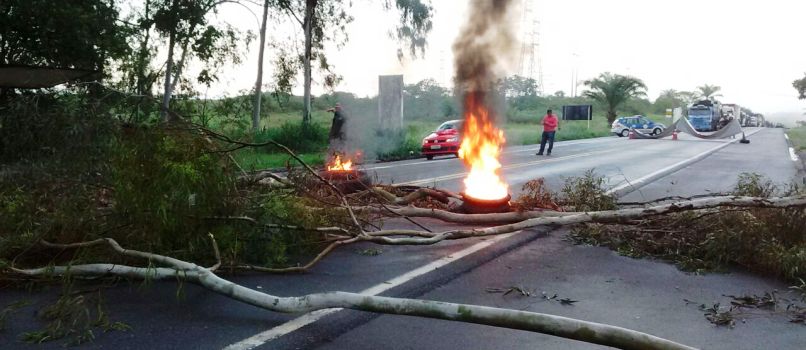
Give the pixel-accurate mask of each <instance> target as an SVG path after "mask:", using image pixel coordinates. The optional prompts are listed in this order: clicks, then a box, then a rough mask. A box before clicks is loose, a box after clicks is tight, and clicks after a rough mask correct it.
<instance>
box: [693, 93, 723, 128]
mask: <svg viewBox="0 0 806 350" xmlns="http://www.w3.org/2000/svg"><path fill="white" fill-rule="evenodd" d="M721 117H722V104H720V103H719V102H718V101H712V100H701V101H697V102H694V103H692V104H691V105H690V106H689V107H688V117H687V118H688V121H689V122H690V123H691V126H693V127H694V129H695V130H697V131H715V130H716V129H717V126H718V124H719V118H721Z"/></svg>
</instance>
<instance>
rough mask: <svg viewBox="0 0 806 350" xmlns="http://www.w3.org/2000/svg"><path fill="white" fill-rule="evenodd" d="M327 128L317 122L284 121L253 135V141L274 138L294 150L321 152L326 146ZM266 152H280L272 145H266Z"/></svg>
mask: <svg viewBox="0 0 806 350" xmlns="http://www.w3.org/2000/svg"><path fill="white" fill-rule="evenodd" d="M328 131H329V130H328V129H327V128H325V127H323V126H321V125H317V124H313V123H312V124H309V125H304V124H302V123H286V124H283V125H282V126H281V127H279V128H274V129H267V130H264V131H262V132H260V133H258V134H257V135H256V136H255V142H258V143H260V142H265V141H267V140H274V141H276V142H279V143H280V144H283V145H285V146H286V147H288V148H290V149H291V150H293V151H295V152H300V153H303V152H305V153H308V152H321V151H322V150H324V149H326V148H327V144H328ZM265 150H266V152H269V153H276V152H282V151H281V150H279V149H277V148H276V147H274V146H267V147H266V148H265Z"/></svg>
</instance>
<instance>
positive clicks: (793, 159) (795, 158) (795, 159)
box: [789, 147, 800, 162]
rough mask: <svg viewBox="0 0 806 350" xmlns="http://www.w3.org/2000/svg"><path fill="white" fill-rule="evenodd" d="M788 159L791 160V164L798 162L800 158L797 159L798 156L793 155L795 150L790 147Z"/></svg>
mask: <svg viewBox="0 0 806 350" xmlns="http://www.w3.org/2000/svg"><path fill="white" fill-rule="evenodd" d="M789 157H790V158H792V161H793V162H797V161H798V160H800V158H798V154H797V153H795V149H794V148H792V147H789Z"/></svg>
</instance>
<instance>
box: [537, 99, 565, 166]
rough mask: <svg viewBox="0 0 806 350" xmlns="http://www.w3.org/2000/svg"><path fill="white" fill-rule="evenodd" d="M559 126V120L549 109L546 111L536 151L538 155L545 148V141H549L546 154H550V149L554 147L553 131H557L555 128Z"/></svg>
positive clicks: (541, 153) (540, 154)
mask: <svg viewBox="0 0 806 350" xmlns="http://www.w3.org/2000/svg"><path fill="white" fill-rule="evenodd" d="M559 126H560V121H559V119H557V116H555V115H554V114H553V113H551V110H550V109H549V110H547V111H546V116H545V117H543V135H542V136H541V137H540V152H537V155H538V156H542V155H543V150H544V149H545V148H546V141H548V143H549V149H548V153H546V155H549V156H550V155H551V149H552V148H554V133H555V132H556V131H557V128H558V127H559Z"/></svg>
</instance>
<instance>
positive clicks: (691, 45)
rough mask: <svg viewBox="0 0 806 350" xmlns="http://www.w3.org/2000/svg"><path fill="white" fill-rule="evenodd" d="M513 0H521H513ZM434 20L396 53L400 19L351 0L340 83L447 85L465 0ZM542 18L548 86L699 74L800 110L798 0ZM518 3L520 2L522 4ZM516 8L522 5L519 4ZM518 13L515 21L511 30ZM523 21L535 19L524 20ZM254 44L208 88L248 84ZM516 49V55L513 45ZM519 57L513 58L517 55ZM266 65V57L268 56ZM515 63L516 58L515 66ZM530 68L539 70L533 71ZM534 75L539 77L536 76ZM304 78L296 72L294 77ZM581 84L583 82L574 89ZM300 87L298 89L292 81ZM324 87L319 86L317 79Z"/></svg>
mask: <svg viewBox="0 0 806 350" xmlns="http://www.w3.org/2000/svg"><path fill="white" fill-rule="evenodd" d="M515 2H516V3H520V2H521V1H520V0H516V1H515ZM432 3H433V5H434V8H435V15H434V27H433V30H432V33H431V35H430V37H429V45H428V51H427V52H426V56H425V57H424V58H420V59H418V60H413V61H412V60H406V61H405V62H403V63H401V62H399V61H398V59H397V56H396V48H397V43H396V42H395V41H394V40H391V39H390V38H389V36H388V34H387V33H388V31H389V30H390V29H392V28H393V26H394V24H395V23H396V22H397V18H396V17H395V14H394V13H393V12H392V13H388V12H384V11H383V10H382V7H381V5H380V4H379V3H378V1H369V0H363V1H362V0H358V1H355V5H354V7H353V15H354V16H355V21H354V22H353V23H352V24H351V25H350V27H349V29H348V31H349V37H350V40H349V42H348V44H347V45H346V46H345V47H343V48H341V49H336V48H335V47H331V48H330V50H329V52H328V55H329V57H330V60H331V62H332V63H333V64H334V65H335V68H336V71H337V73H339V74H341V75H342V76H343V77H344V80H343V82H342V83H341V85H340V86H339V87H338V90H341V91H350V92H353V93H355V94H357V95H359V96H369V95H375V94H377V84H378V83H377V81H378V80H377V79H378V78H377V76H378V75H381V74H404V81H405V82H406V84H409V83H415V82H417V81H419V80H421V79H425V78H434V79H435V80H437V81H438V82H440V83H441V84H442V85H444V86H450V80H451V77H452V72H453V55H452V52H451V44H452V43H453V40H454V39H455V38H456V36H457V34H458V32H459V30H460V28H461V26H462V25H463V24H464V18H465V14H466V12H467V6H468V1H465V0H433V1H432ZM529 3H530V4H529V7H530V8H531V9H532V10H533V13H532V16H533V19H535V20H537V21H539V22H540V26H539V28H540V47H539V50H538V52H537V54H538V55H539V56H540V59H541V61H542V63H543V67H542V71H543V81H544V86H545V89H544V91H545V92H547V93H554V92H555V91H557V90H563V91H565V92H566V94H568V93H569V92H570V91H571V85H572V79H571V73H572V71H573V70H574V68H575V67H576V69H577V70H578V75H579V79H580V80H584V79H588V78H591V77H594V76H596V75H598V74H599V73H601V72H605V71H609V72H613V73H619V74H630V75H634V76H636V77H638V78H641V79H643V80H644V82H645V83H646V84H647V86H648V87H649V97H650V98H651V99H653V100H654V98H655V97H657V95H658V93H659V92H660V91H662V90H664V89H676V90H694V89H695V87H696V86H698V85H702V84H706V83H707V84H716V85H719V86H721V87H722V94H723V97H722V99H721V100H722V101H723V102H726V103H737V104H740V105H743V106H747V107H749V108H751V109H753V110H755V111H759V112H762V113H766V114H776V113H781V112H785V113H787V114H791V115H793V116H794V115H800V114H802V113H803V111H804V108H805V107H806V102H804V101H798V99H797V95H796V91H795V89H794V88H793V87H792V81H793V80H795V79H797V78H800V77H803V75H804V72H806V45H804V42H803V38H802V37H800V35H802V33H804V24H803V19H802V17H803V14H804V13H806V1H801V0H765V1H759V0H734V1H730V0H675V1H647V0H608V1H602V0H533V1H530V2H529ZM519 5H520V4H519ZM519 13H522V10H519ZM220 16H221V19H223V20H227V21H229V22H231V23H237V24H238V26H239V27H241V28H242V29H251V30H255V29H256V28H255V27H256V24H255V20H254V18H252V15H251V14H249V13H248V12H246V11H244V10H243V9H238V8H235V7H230V8H225V9H223V11H222V12H221V14H220ZM521 17H522V16H520V15H516V16H515V17H514V18H513V21H512V23H511V24H512V25H513V27H514V28H515V29H514V30H515V31H516V32H517V33H519V34H520V33H524V32H528V31H529V30H531V29H530V28H523V27H521V24H522V23H521V22H522V20H521V19H522V18H521ZM526 22H527V24H528V25H529V27H531V26H532V23H533V21H532V20H527V21H526ZM255 46H256V45H252V47H251V51H250V53H249V55H248V57H247V59H246V60H245V62H244V64H243V65H241V66H239V67H230V68H228V69H227V70H226V73H225V74H224V78H223V79H222V81H221V83H219V84H217V85H216V86H214V87H213V88H212V89H211V92H212V93H214V94H222V93H224V94H232V93H236V92H237V90H240V89H249V88H250V87H251V85H252V82H253V81H254V74H255V73H254V71H255V64H256V59H255V58H254V56H256V54H257V48H256V47H255ZM514 55H517V56H520V52H515V53H514ZM516 61H517V59H516ZM266 66H267V69H269V70H270V68H269V66H270V60H267V62H266ZM516 70H517V67H513V70H512V73H515V71H516ZM535 73H536V71H535ZM535 78H536V77H535ZM300 84H301V79H298V85H300ZM581 89H582V87H580V90H581ZM298 90H301V88H297V89H295V91H298ZM315 92H321V89H315Z"/></svg>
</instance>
